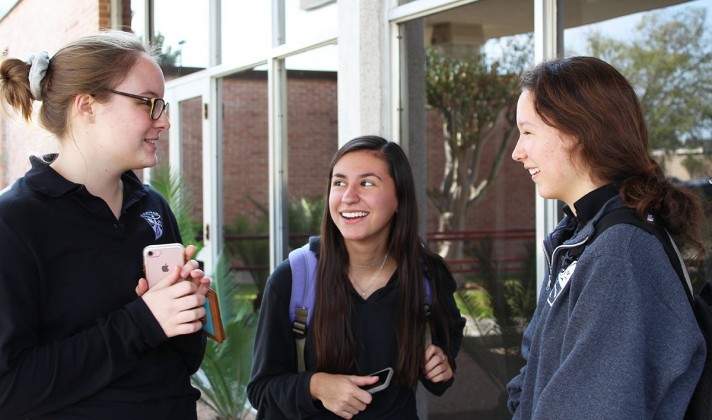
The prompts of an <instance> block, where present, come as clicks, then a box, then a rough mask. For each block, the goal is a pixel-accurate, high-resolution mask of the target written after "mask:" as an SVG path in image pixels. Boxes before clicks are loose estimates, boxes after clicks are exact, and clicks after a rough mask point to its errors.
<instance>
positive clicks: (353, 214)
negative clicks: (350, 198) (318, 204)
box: [341, 211, 368, 219]
mask: <svg viewBox="0 0 712 420" xmlns="http://www.w3.org/2000/svg"><path fill="white" fill-rule="evenodd" d="M366 216H368V212H365V211H344V212H341V217H343V218H345V219H358V218H359V217H366Z"/></svg>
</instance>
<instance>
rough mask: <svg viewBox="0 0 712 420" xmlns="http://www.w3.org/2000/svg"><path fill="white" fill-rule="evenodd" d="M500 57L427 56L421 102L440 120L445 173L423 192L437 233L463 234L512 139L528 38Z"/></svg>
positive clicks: (455, 253)
mask: <svg viewBox="0 0 712 420" xmlns="http://www.w3.org/2000/svg"><path fill="white" fill-rule="evenodd" d="M502 51H505V52H506V53H503V54H502V56H501V57H500V58H497V59H493V60H489V59H488V57H487V56H486V55H485V53H482V52H480V53H476V54H475V55H474V56H473V57H465V58H462V57H447V56H444V55H440V54H439V53H437V52H436V51H434V50H432V49H431V50H428V51H427V54H426V67H425V84H426V88H425V89H426V100H427V103H428V105H429V106H430V107H432V108H433V109H435V110H437V111H438V112H439V113H440V114H441V115H442V117H443V134H444V143H443V146H444V149H445V168H444V172H443V177H442V181H441V182H440V185H439V187H438V188H437V189H433V190H430V191H428V197H429V198H430V200H431V202H432V203H433V205H434V206H435V209H436V210H437V212H438V230H439V231H441V232H446V231H453V230H455V231H457V230H463V229H464V228H465V221H466V219H467V209H468V208H469V207H470V206H471V205H472V204H473V203H475V202H476V201H477V199H478V198H479V197H481V195H482V193H483V192H484V191H485V190H486V189H487V188H489V187H490V186H491V185H492V183H493V181H494V179H495V177H496V176H497V172H498V170H499V167H500V164H501V162H502V159H503V158H504V157H505V155H506V152H507V150H508V147H507V146H508V145H509V144H510V142H511V141H512V140H513V138H514V135H515V133H516V130H515V128H516V125H515V122H516V115H515V111H516V102H517V97H518V94H519V89H518V84H519V78H520V75H521V72H522V71H523V69H524V67H525V65H526V64H527V63H528V62H529V60H530V59H531V57H532V54H531V35H527V36H525V37H518V38H511V39H509V40H507V41H506V46H505V48H502ZM488 144H491V145H493V146H494V148H495V150H496V157H495V160H494V161H493V162H492V163H491V165H490V166H489V170H488V171H487V172H486V173H483V172H484V170H482V165H481V162H480V160H481V156H482V153H483V150H484V148H485V146H486V145H488ZM438 251H439V253H440V255H442V256H443V257H446V258H459V257H460V255H461V254H462V247H461V244H460V243H458V242H449V241H442V242H440V249H439V250H438Z"/></svg>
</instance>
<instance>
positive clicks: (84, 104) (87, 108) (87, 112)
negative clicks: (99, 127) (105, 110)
mask: <svg viewBox="0 0 712 420" xmlns="http://www.w3.org/2000/svg"><path fill="white" fill-rule="evenodd" d="M96 103H97V102H96V99H95V98H94V97H93V96H91V95H90V94H88V93H82V94H80V95H77V96H76V97H75V98H74V103H73V107H74V110H75V112H76V113H77V115H78V116H80V117H82V118H94V106H95V105H96Z"/></svg>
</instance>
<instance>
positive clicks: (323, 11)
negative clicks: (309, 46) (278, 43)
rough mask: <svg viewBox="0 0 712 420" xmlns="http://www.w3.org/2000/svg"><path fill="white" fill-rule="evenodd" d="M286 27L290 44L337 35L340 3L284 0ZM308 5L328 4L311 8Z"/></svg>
mask: <svg viewBox="0 0 712 420" xmlns="http://www.w3.org/2000/svg"><path fill="white" fill-rule="evenodd" d="M284 3H285V14H286V17H285V25H286V31H287V40H286V42H287V43H288V44H295V43H301V42H306V41H309V40H313V39H315V38H319V37H324V36H329V35H335V34H336V33H337V32H338V26H337V24H338V22H339V17H338V13H337V12H338V8H337V7H338V2H336V1H332V2H323V1H321V2H313V1H312V2H307V1H305V0H284ZM308 3H314V4H316V3H326V4H325V5H323V6H320V7H314V8H310V6H311V4H308Z"/></svg>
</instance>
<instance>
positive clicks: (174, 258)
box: [143, 243, 185, 289]
mask: <svg viewBox="0 0 712 420" xmlns="http://www.w3.org/2000/svg"><path fill="white" fill-rule="evenodd" d="M183 264H185V248H184V247H183V245H181V244H179V243H172V244H161V245H149V246H147V247H146V248H144V249H143V270H144V274H145V276H146V281H147V282H148V288H149V289H150V288H151V287H153V286H154V285H155V284H156V283H158V282H159V281H161V279H163V278H164V277H165V276H167V275H168V274H169V273H170V272H171V270H173V269H174V268H175V266H181V267H182V266H183Z"/></svg>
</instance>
